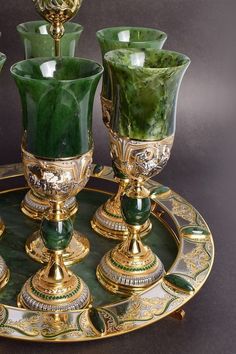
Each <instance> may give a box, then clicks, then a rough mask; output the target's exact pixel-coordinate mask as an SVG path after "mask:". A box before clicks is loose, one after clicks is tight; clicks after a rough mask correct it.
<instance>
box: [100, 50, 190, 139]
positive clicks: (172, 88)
mask: <svg viewBox="0 0 236 354" xmlns="http://www.w3.org/2000/svg"><path fill="white" fill-rule="evenodd" d="M105 60H106V62H107V63H108V65H109V70H110V75H111V78H112V101H113V110H112V113H111V122H110V125H111V128H112V130H113V131H114V132H116V133H118V134H119V135H120V136H125V137H129V138H131V139H137V140H162V139H164V138H166V137H168V136H170V135H172V134H174V131H175V120H176V103H177V96H178V91H179V87H180V83H181V80H182V78H183V75H184V73H185V71H186V69H187V67H188V66H189V64H190V59H189V58H188V57H186V56H185V55H183V54H180V53H176V52H171V51H166V50H157V49H141V50H140V49H119V50H114V51H111V52H109V53H107V54H106V55H105Z"/></svg>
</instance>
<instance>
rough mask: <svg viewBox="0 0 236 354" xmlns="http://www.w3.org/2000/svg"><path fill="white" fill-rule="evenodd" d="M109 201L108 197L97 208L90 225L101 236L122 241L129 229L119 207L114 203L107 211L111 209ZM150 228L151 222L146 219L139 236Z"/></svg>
mask: <svg viewBox="0 0 236 354" xmlns="http://www.w3.org/2000/svg"><path fill="white" fill-rule="evenodd" d="M110 201H112V199H109V200H108V201H107V202H106V203H105V204H104V205H101V206H100V207H99V208H98V210H97V211H96V213H95V214H94V216H93V219H92V220H91V226H92V228H93V230H94V231H95V232H96V233H98V234H99V235H101V236H103V237H106V238H109V239H114V240H119V241H124V240H126V239H127V237H128V235H129V230H128V228H127V225H126V224H125V223H124V221H123V218H122V216H121V211H120V207H117V208H116V209H115V208H114V204H112V214H111V213H110V212H109V210H110V209H111V208H110ZM151 229H152V223H151V221H150V219H148V220H147V221H146V222H145V224H144V225H142V227H141V229H140V237H145V236H147V235H148V234H149V232H150V231H151Z"/></svg>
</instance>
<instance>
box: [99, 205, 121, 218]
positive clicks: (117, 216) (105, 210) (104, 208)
mask: <svg viewBox="0 0 236 354" xmlns="http://www.w3.org/2000/svg"><path fill="white" fill-rule="evenodd" d="M102 209H103V211H104V212H105V213H106V214H107V215H110V216H112V217H113V218H117V219H120V215H115V214H112V213H110V212H109V211H108V210H107V209H106V207H105V204H104V205H103V207H102Z"/></svg>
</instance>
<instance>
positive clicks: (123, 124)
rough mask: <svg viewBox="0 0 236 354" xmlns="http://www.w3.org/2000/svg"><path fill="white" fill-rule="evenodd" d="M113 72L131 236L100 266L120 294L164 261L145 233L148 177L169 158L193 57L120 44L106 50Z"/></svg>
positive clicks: (114, 126) (148, 278)
mask: <svg viewBox="0 0 236 354" xmlns="http://www.w3.org/2000/svg"><path fill="white" fill-rule="evenodd" d="M105 60H106V61H107V64H108V66H109V71H110V75H111V78H112V95H113V96H112V101H113V103H114V106H113V109H112V112H111V121H110V142H111V155H112V158H113V161H114V164H115V166H116V167H117V168H118V170H120V171H122V173H124V174H125V175H127V176H128V178H129V181H130V183H129V186H128V187H127V189H126V191H125V195H124V196H123V197H122V201H121V209H122V215H123V218H124V221H125V222H126V224H127V227H128V229H129V237H128V238H127V239H126V240H125V241H123V242H122V243H120V244H119V245H118V246H116V247H115V248H114V249H112V250H111V251H109V252H108V253H107V254H106V255H105V256H104V257H103V259H102V261H101V263H100V264H99V265H98V268H97V277H98V280H99V281H100V283H101V284H102V285H103V286H104V287H105V288H106V289H108V290H110V291H112V292H117V293H121V294H131V293H134V292H139V291H142V290H144V289H145V288H147V287H149V286H150V285H152V284H153V283H155V282H156V281H158V280H159V279H160V278H161V277H162V275H163V273H164V267H163V265H162V262H161V260H160V259H159V258H158V257H157V255H155V254H154V253H153V251H152V250H151V248H149V247H147V246H145V245H144V244H143V243H142V241H141V238H140V231H141V227H142V225H143V224H144V223H145V222H146V220H147V219H148V218H149V216H150V212H151V202H150V194H151V193H154V191H151V192H150V191H149V190H147V189H146V188H145V186H144V182H145V181H146V180H147V179H149V178H151V177H153V176H155V175H156V174H158V173H159V172H160V171H161V170H162V169H163V167H164V166H165V165H166V163H167V162H168V160H169V157H170V152H171V148H172V145H173V140H174V133H175V125H176V123H175V121H176V104H177V95H178V91H179V87H180V83H181V80H182V78H183V75H184V73H185V71H186V69H187V67H188V65H189V63H190V60H189V58H188V57H186V56H185V55H183V54H179V53H176V52H171V51H165V50H156V49H143V50H139V49H129V50H122V49H120V50H115V51H111V52H109V53H107V54H106V55H105Z"/></svg>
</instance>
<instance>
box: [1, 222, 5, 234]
mask: <svg viewBox="0 0 236 354" xmlns="http://www.w3.org/2000/svg"><path fill="white" fill-rule="evenodd" d="M4 230H5V225H4V223H3V222H2V220H1V219H0V237H1V236H2V235H3V233H4Z"/></svg>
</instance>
